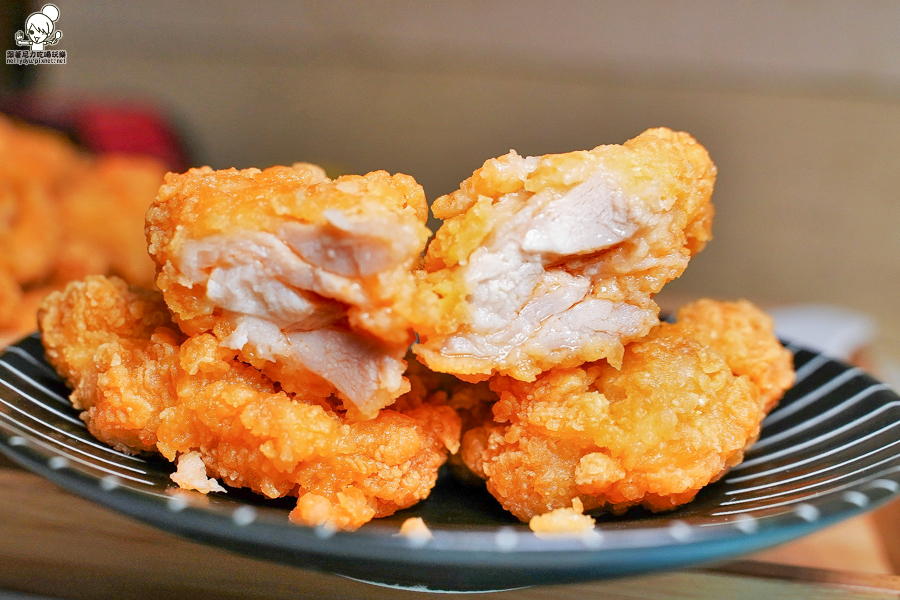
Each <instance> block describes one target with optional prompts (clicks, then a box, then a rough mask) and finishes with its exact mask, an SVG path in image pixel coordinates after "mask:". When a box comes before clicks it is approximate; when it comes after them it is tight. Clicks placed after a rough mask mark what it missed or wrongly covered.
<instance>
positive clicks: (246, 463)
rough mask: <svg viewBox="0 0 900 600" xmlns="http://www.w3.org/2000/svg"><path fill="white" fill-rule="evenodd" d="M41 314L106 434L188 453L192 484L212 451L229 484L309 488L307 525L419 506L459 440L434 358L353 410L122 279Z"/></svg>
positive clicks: (60, 297)
mask: <svg viewBox="0 0 900 600" xmlns="http://www.w3.org/2000/svg"><path fill="white" fill-rule="evenodd" d="M40 321H41V331H42V334H43V339H44V344H45V348H46V351H47V356H48V358H49V359H50V361H51V363H52V364H53V365H54V366H55V367H56V368H57V369H58V370H59V372H60V374H61V375H63V377H65V378H66V380H67V381H68V383H69V385H70V386H72V387H73V389H74V391H73V393H72V403H73V405H75V406H76V407H77V408H80V409H83V410H84V411H85V412H84V413H83V414H82V418H83V419H84V420H85V421H86V422H87V423H88V426H89V428H90V430H91V432H92V433H94V435H95V436H97V437H98V438H99V439H101V440H103V441H106V442H107V443H110V444H113V445H114V446H115V447H117V448H119V449H120V450H123V451H129V452H136V451H159V452H160V453H161V454H162V455H163V456H165V457H166V458H167V459H168V460H170V461H172V462H176V461H178V460H179V457H182V456H184V457H186V459H185V460H186V461H187V462H185V464H183V465H182V464H181V462H179V467H180V468H179V472H178V473H177V474H176V477H177V478H178V479H186V480H187V481H186V485H188V486H189V487H195V488H196V487H198V485H197V482H200V481H201V480H202V479H203V474H202V473H200V472H199V471H198V465H197V458H199V459H200V460H202V463H203V465H205V470H206V474H207V475H208V476H211V477H214V478H217V479H220V480H221V481H223V482H224V483H226V484H228V485H231V486H235V487H249V488H251V489H252V490H254V491H256V492H258V493H261V494H263V495H265V496H267V497H269V498H276V497H280V496H295V497H297V498H298V504H297V508H296V509H295V510H294V511H293V513H292V515H291V518H292V520H294V521H295V522H297V523H301V524H305V525H326V526H330V527H335V528H341V529H355V528H357V527H359V526H360V525H362V524H363V523H365V522H367V521H369V520H370V519H372V518H375V517H381V516H386V515H390V514H392V513H393V512H395V511H396V510H399V509H401V508H406V507H408V506H411V505H412V504H414V503H415V502H417V501H419V500H421V499H422V498H425V497H426V496H428V493H429V492H430V490H431V488H432V487H433V486H434V484H435V481H436V480H437V471H438V468H439V467H440V466H441V465H442V464H443V463H444V461H445V460H446V458H447V453H448V451H456V450H457V449H458V447H459V436H460V420H459V417H458V416H457V415H456V413H455V412H454V410H453V409H452V408H450V407H449V406H447V405H446V404H445V403H444V400H445V398H446V395H445V394H443V393H439V394H437V393H435V392H434V390H433V389H432V388H431V387H429V386H430V385H431V383H433V382H434V381H435V380H434V379H433V378H431V377H430V374H427V372H426V371H425V370H424V368H421V375H418V374H410V375H409V378H410V380H411V382H412V385H411V388H412V389H411V391H410V392H409V393H407V394H406V395H404V396H402V397H401V398H400V399H398V401H397V402H396V403H395V404H394V406H393V407H392V408H390V409H384V410H382V411H380V412H379V413H378V414H377V416H375V418H373V419H370V420H367V421H361V422H353V421H350V420H348V419H347V416H346V413H345V412H344V411H343V410H341V408H340V407H339V406H335V405H334V404H330V403H328V402H326V401H323V400H322V399H320V398H317V397H314V396H303V395H299V394H291V393H287V392H285V391H283V390H281V389H280V387H279V386H278V385H277V384H276V383H275V382H273V381H272V380H271V379H270V378H269V377H267V376H266V375H264V374H263V373H261V372H260V371H259V370H258V369H256V368H254V367H252V366H250V365H247V364H245V363H243V362H240V361H239V360H237V358H236V354H237V352H236V351H235V350H232V349H229V348H227V347H224V346H222V345H221V344H219V342H218V340H217V339H216V338H215V337H214V336H213V335H212V334H208V333H201V334H197V335H195V336H193V337H189V338H187V339H184V335H183V334H182V333H181V332H180V331H179V330H178V329H177V328H176V327H175V326H174V325H173V323H172V322H171V320H170V318H169V314H168V311H167V310H166V306H165V304H164V303H163V301H162V298H161V295H160V294H158V293H156V292H148V291H143V290H140V289H137V288H128V287H126V285H125V284H124V282H122V281H121V280H118V279H115V278H111V279H108V278H105V277H89V278H87V279H86V280H85V281H84V282H78V283H73V284H70V285H69V286H68V287H67V288H66V290H65V291H64V292H62V293H54V294H51V295H50V296H49V297H48V298H47V300H46V301H45V303H44V305H43V307H42V309H41V318H40ZM417 369H419V367H417ZM182 462H184V461H182ZM189 467H190V468H189ZM199 487H201V488H203V489H206V490H214V489H216V488H215V485H213V483H212V482H208V481H203V485H201V486H199Z"/></svg>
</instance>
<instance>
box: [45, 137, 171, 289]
mask: <svg viewBox="0 0 900 600" xmlns="http://www.w3.org/2000/svg"><path fill="white" fill-rule="evenodd" d="M165 174H166V167H165V165H163V164H162V163H161V162H160V161H159V160H157V159H154V158H150V157H141V156H128V155H105V156H100V157H97V158H96V159H95V161H94V162H93V163H92V164H91V165H90V167H88V168H86V169H84V170H83V171H82V172H81V173H80V174H79V175H78V176H77V177H75V178H73V181H72V182H71V184H70V185H69V186H67V188H66V190H65V192H64V193H63V194H62V198H61V203H60V218H61V219H62V220H63V222H64V223H65V224H66V230H65V232H64V236H63V237H64V240H63V244H62V248H61V251H60V256H59V258H58V261H57V265H56V268H55V272H54V277H55V279H56V280H57V281H61V282H67V281H73V280H76V279H82V278H84V277H86V276H87V275H104V274H114V275H118V276H119V277H122V278H123V279H125V280H126V281H128V282H129V283H131V284H132V285H137V286H141V287H147V288H149V287H152V285H153V280H154V278H155V265H154V264H153V261H152V260H150V256H149V255H148V254H147V241H146V239H145V237H144V218H145V216H146V214H147V209H149V208H150V204H151V203H152V202H153V200H154V199H155V198H156V192H157V191H158V190H159V186H160V185H162V183H163V177H164V176H165ZM111 223H114V225H110V224H111Z"/></svg>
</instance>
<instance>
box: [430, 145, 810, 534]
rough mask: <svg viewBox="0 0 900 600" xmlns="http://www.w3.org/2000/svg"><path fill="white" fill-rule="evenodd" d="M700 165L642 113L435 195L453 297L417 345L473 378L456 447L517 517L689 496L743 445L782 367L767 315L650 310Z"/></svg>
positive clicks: (706, 172)
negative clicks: (643, 123)
mask: <svg viewBox="0 0 900 600" xmlns="http://www.w3.org/2000/svg"><path fill="white" fill-rule="evenodd" d="M715 175H716V168H715V165H714V164H713V163H712V161H711V160H710V158H709V155H708V154H707V152H706V150H705V149H704V148H703V147H702V146H701V145H700V144H698V143H697V142H696V140H694V139H693V138H692V137H691V136H690V135H688V134H686V133H676V132H673V131H671V130H668V129H651V130H648V131H646V132H644V133H643V134H641V135H639V136H638V137H636V138H634V139H632V140H630V141H628V142H626V143H625V144H624V145H622V146H600V147H598V148H595V149H594V150H590V151H586V152H572V153H569V154H559V155H546V156H541V157H521V156H519V155H517V154H516V153H515V152H510V153H509V154H507V155H506V156H502V157H500V158H496V159H491V160H488V161H487V162H486V163H485V164H484V166H483V167H482V168H481V169H479V170H478V171H476V172H475V173H474V174H473V175H472V177H471V178H469V179H468V180H466V181H465V182H463V184H462V185H461V187H460V189H459V190H458V191H456V192H454V193H452V194H450V195H448V196H444V197H442V198H439V199H438V200H437V201H436V202H435V205H434V210H435V214H436V215H437V216H439V217H442V218H444V219H445V222H444V224H443V226H442V227H441V229H440V230H438V232H437V234H436V236H435V239H434V241H433V242H432V244H431V245H430V246H429V249H428V253H427V256H426V268H427V270H428V275H427V277H428V279H429V280H430V281H431V282H433V284H434V285H435V286H436V287H437V288H439V289H442V290H450V291H451V292H450V293H452V294H453V295H454V296H456V297H457V298H460V299H461V301H460V302H459V303H458V304H456V306H455V307H454V311H453V313H452V318H447V319H445V320H443V321H441V323H440V325H441V328H440V329H437V330H432V331H420V337H421V339H422V343H421V344H420V345H418V346H416V347H415V348H414V351H415V352H416V354H417V355H418V357H419V358H420V360H422V361H423V362H424V363H425V364H427V365H428V366H429V367H431V368H433V369H435V370H438V371H442V372H447V373H453V374H455V375H457V376H458V377H460V378H463V379H465V380H467V381H483V380H487V381H488V386H489V387H490V390H491V391H492V392H493V393H494V399H493V404H488V407H487V408H485V407H482V408H481V409H480V414H482V415H484V416H483V418H482V419H481V422H475V423H469V424H468V426H467V428H466V432H465V434H464V437H463V443H462V450H461V458H462V460H463V462H464V463H465V464H466V465H467V466H468V468H469V469H470V470H471V471H472V472H473V473H474V474H475V475H477V476H478V477H480V478H482V479H484V480H486V482H487V488H488V490H489V491H490V492H491V494H493V495H494V496H495V497H496V498H497V499H498V500H499V501H500V503H501V504H502V505H503V506H504V508H506V509H507V510H509V511H511V512H512V513H513V514H514V515H515V516H517V517H519V518H520V519H522V520H524V521H529V520H530V519H532V518H534V517H536V516H539V515H542V514H546V513H550V512H552V511H557V510H561V509H568V507H570V506H573V505H574V506H580V507H584V508H585V509H601V508H602V509H605V510H608V511H611V512H615V513H621V512H623V511H625V510H627V509H628V508H629V507H631V506H635V505H641V506H644V507H645V508H648V509H651V510H666V509H671V508H674V507H676V506H678V505H681V504H683V503H685V502H688V501H690V500H691V499H692V498H693V497H694V496H695V495H696V494H697V492H698V491H699V490H700V489H701V488H702V487H703V486H705V485H707V484H709V483H710V482H713V481H715V480H716V479H718V478H719V477H721V476H722V475H723V474H724V472H725V471H726V470H727V469H728V468H729V467H732V466H734V465H735V464H737V463H738V462H740V461H741V459H742V457H743V453H744V451H745V450H746V448H747V447H748V446H749V444H750V443H752V441H753V440H755V439H756V438H757V436H758V434H759V428H760V423H761V421H762V418H763V417H764V416H765V414H766V412H768V411H769V410H771V408H772V407H773V406H774V405H775V403H776V402H777V401H778V399H780V397H781V395H782V394H783V392H784V391H785V390H786V389H787V388H788V387H790V385H791V384H792V383H793V368H792V360H791V355H790V353H789V352H788V351H787V350H786V349H784V348H783V347H782V346H781V344H779V343H778V340H777V339H776V338H775V336H774V333H773V326H772V321H771V320H770V319H769V318H768V317H767V316H766V315H765V314H764V313H762V312H761V311H759V310H758V309H756V308H755V307H753V306H752V305H750V304H749V303H747V302H738V303H720V302H715V301H712V300H704V301H700V302H697V303H695V304H693V305H691V306H688V307H685V308H684V309H682V311H681V312H680V313H679V315H678V323H677V324H675V325H672V324H666V323H660V322H659V307H658V306H657V305H656V303H655V302H654V301H653V295H654V294H656V293H657V292H659V291H660V289H662V287H663V285H665V283H667V282H668V281H671V280H672V279H674V278H676V277H678V276H679V275H681V273H682V272H683V271H684V269H685V268H686V267H687V264H688V261H689V260H690V258H691V257H692V256H693V255H694V254H696V253H697V252H699V251H700V250H701V249H702V248H703V247H704V245H705V244H706V242H707V241H708V240H709V239H711V226H712V219H713V207H712V204H711V203H710V196H711V194H712V190H713V184H714V181H715ZM451 402H452V401H451ZM470 412H471V411H470ZM476 421H477V419H476ZM568 510H571V509H568ZM542 527H543V525H542Z"/></svg>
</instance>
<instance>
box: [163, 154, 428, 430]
mask: <svg viewBox="0 0 900 600" xmlns="http://www.w3.org/2000/svg"><path fill="white" fill-rule="evenodd" d="M427 215H428V208H427V205H426V203H425V196H424V194H423V192H422V189H421V187H420V186H419V185H418V184H417V183H416V182H415V180H413V179H412V178H411V177H409V176H407V175H402V174H397V175H389V174H388V173H386V172H384V171H377V172H374V173H369V174H368V175H364V176H355V175H354V176H344V177H340V178H338V179H336V180H334V181H330V180H328V179H327V178H326V177H325V174H324V172H323V171H322V170H321V169H320V168H318V167H316V166H314V165H306V164H298V165H294V167H273V168H270V169H266V170H264V171H260V170H258V169H247V170H244V171H237V170H235V169H230V170H225V171H213V170H212V169H209V168H203V169H191V170H190V171H188V172H187V173H185V174H183V175H175V174H170V175H168V176H167V177H166V183H165V185H163V187H162V188H161V189H160V191H159V196H158V198H157V200H156V202H155V203H154V205H153V207H152V208H151V209H150V211H149V213H148V215H147V235H148V241H149V251H150V254H151V256H152V257H153V258H154V260H155V261H156V263H157V265H158V277H157V285H158V286H159V288H160V289H161V290H162V292H163V295H164V297H165V300H166V303H167V304H168V306H169V308H170V309H171V310H172V313H173V314H174V316H175V319H176V321H177V322H178V324H179V325H180V326H181V328H182V329H183V330H184V331H185V332H186V333H188V334H189V335H196V334H199V333H203V332H214V333H215V335H216V336H217V337H218V339H219V340H220V343H222V344H223V345H224V346H225V347H228V348H231V349H234V350H239V351H240V353H241V356H242V358H243V359H244V360H246V361H248V362H250V363H252V364H253V365H255V366H257V367H259V368H261V369H262V370H263V372H264V373H266V374H267V375H269V376H270V377H271V378H272V379H274V380H276V381H278V382H279V383H280V384H281V386H282V387H284V389H286V390H287V391H291V392H297V393H304V394H310V393H311V394H316V395H318V396H320V397H322V398H325V397H328V396H330V395H331V394H335V393H336V394H338V395H339V396H340V398H341V399H342V400H343V401H344V402H345V406H346V408H347V409H348V410H349V411H350V414H351V415H352V416H353V418H358V419H362V418H372V417H374V416H375V415H377V414H378V411H379V410H380V409H381V408H383V407H385V406H388V405H390V404H391V403H392V402H394V400H396V399H397V398H398V397H400V396H401V395H402V394H404V393H406V392H407V391H408V390H409V382H408V381H407V380H406V378H404V376H403V373H404V371H405V369H406V363H405V361H404V360H403V357H404V355H405V354H406V350H407V348H408V346H409V344H410V343H411V342H412V340H413V330H412V323H413V320H414V319H413V317H414V316H416V315H419V313H421V312H422V310H423V309H422V307H423V306H425V304H427V303H423V302H420V301H419V300H420V298H421V297H422V296H423V293H424V295H426V296H427V295H428V294H429V293H430V292H429V290H428V289H427V288H426V287H425V286H421V285H419V283H418V280H417V275H416V272H415V271H416V269H415V266H416V264H417V263H418V261H419V260H420V258H419V257H420V254H421V252H422V251H423V249H424V247H425V242H426V240H427V238H428V236H429V235H430V231H429V230H428V228H427V227H425V221H426V219H427ZM432 296H433V294H432ZM422 320H423V319H422V318H419V317H416V318H415V321H416V322H419V321H422Z"/></svg>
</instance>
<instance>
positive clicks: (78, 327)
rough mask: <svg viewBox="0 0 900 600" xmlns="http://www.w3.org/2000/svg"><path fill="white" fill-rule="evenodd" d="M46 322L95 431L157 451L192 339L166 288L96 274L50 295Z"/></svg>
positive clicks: (50, 342)
mask: <svg viewBox="0 0 900 600" xmlns="http://www.w3.org/2000/svg"><path fill="white" fill-rule="evenodd" d="M38 322H39V324H40V329H41V335H42V339H43V343H44V349H45V351H46V354H47V360H49V361H50V364H52V365H53V366H54V367H55V368H56V370H57V371H58V372H59V374H60V375H62V376H63V378H65V380H66V383H67V384H68V385H69V386H70V387H71V388H72V390H73V391H72V395H71V397H70V400H71V401H72V405H73V406H74V407H75V408H77V409H79V410H83V411H84V413H82V419H84V421H85V422H86V423H87V426H88V429H89V430H90V431H91V433H92V434H93V435H94V436H95V437H96V438H98V439H100V440H102V441H104V442H106V443H108V444H110V445H111V446H114V447H115V448H116V449H118V450H120V451H123V452H135V451H148V450H154V449H155V446H156V441H157V440H156V429H157V427H159V422H160V414H161V413H162V411H163V410H164V409H165V408H167V407H169V406H172V405H173V404H174V403H175V381H174V370H175V366H176V365H177V360H178V352H177V350H178V344H179V343H180V342H181V341H182V340H183V339H184V336H183V335H182V334H181V332H180V331H178V329H177V328H176V327H175V326H174V325H173V324H172V320H171V318H170V316H169V312H168V311H167V310H166V307H165V304H163V302H162V298H161V296H160V294H159V293H158V292H150V291H145V290H141V289H138V288H129V287H128V286H127V285H126V284H125V282H124V281H122V280H121V279H117V278H112V279H108V278H106V277H101V276H91V277H88V278H87V279H85V280H84V281H78V282H72V283H70V284H69V285H68V286H67V287H66V288H65V290H63V291H61V292H54V293H52V294H50V295H49V296H48V297H47V298H46V300H45V301H44V303H43V304H42V305H41V308H40V310H39V312H38Z"/></svg>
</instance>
